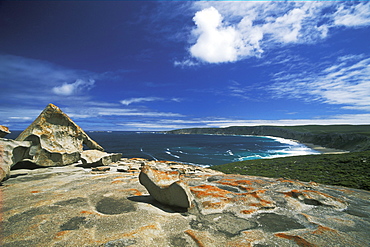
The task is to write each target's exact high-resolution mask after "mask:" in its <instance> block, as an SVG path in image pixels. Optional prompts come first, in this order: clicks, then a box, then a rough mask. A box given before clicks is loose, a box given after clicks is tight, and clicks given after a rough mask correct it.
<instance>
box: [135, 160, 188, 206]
mask: <svg viewBox="0 0 370 247" xmlns="http://www.w3.org/2000/svg"><path fill="white" fill-rule="evenodd" d="M139 181H140V183H141V184H142V185H144V186H145V188H146V189H147V190H148V192H149V193H150V195H151V196H152V197H153V198H154V199H155V200H157V201H158V202H160V203H162V204H165V205H169V206H176V207H181V208H189V207H191V204H192V200H193V196H192V194H191V192H190V190H189V188H188V186H187V184H186V183H185V182H184V181H181V180H180V177H179V173H178V172H176V171H158V170H154V169H152V168H151V167H150V166H148V165H145V166H143V167H142V169H141V172H140V175H139Z"/></svg>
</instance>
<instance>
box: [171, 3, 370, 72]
mask: <svg viewBox="0 0 370 247" xmlns="http://www.w3.org/2000/svg"><path fill="white" fill-rule="evenodd" d="M194 6H195V8H198V9H200V10H199V11H197V12H196V13H195V16H194V18H193V20H194V23H195V26H196V27H195V28H194V29H193V31H192V39H193V40H194V41H195V42H194V44H193V45H192V46H191V47H190V49H189V52H190V55H191V56H192V57H193V58H196V59H198V60H199V61H202V62H207V63H224V62H235V61H239V60H241V59H244V58H247V57H251V56H255V57H259V56H261V54H262V53H263V52H264V50H268V49H270V48H271V47H276V46H281V45H286V44H291V43H300V44H303V43H304V44H306V43H308V44H309V43H315V42H317V41H319V40H321V39H324V38H326V37H328V34H329V33H330V30H332V29H334V28H336V27H339V26H347V27H363V26H368V25H370V3H346V2H335V1H334V2H330V1H327V2H323V1H314V2H311V1H294V2H293V1H288V2H279V1H276V2H249V1H247V2H232V3H230V2H204V1H201V2H196V3H194ZM330 8H331V9H334V10H330V11H329V10H328V9H330ZM194 64H196V62H192V61H191V60H190V59H186V60H185V62H177V63H176V62H175V65H181V66H187V65H189V66H193V65H194Z"/></svg>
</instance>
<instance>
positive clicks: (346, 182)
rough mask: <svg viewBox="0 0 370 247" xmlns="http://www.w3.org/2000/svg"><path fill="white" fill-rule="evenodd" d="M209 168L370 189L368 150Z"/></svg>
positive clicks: (236, 163)
mask: <svg viewBox="0 0 370 247" xmlns="http://www.w3.org/2000/svg"><path fill="white" fill-rule="evenodd" d="M211 168H212V169H214V170H218V171H222V172H224V173H234V174H245V175H254V176H264V177H275V178H279V177H284V178H290V179H298V180H301V181H307V182H309V181H314V182H317V183H323V184H331V185H341V186H346V187H352V188H357V189H365V190H370V151H364V152H354V153H345V154H322V155H305V156H294V157H284V158H276V159H259V160H247V161H241V162H235V163H229V164H224V165H219V166H213V167H211Z"/></svg>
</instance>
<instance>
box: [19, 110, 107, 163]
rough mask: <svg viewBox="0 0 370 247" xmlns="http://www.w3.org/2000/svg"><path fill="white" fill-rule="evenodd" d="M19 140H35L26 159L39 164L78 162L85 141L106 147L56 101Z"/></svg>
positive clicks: (90, 146)
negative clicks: (73, 119) (69, 115)
mask: <svg viewBox="0 0 370 247" xmlns="http://www.w3.org/2000/svg"><path fill="white" fill-rule="evenodd" d="M16 140H17V141H31V142H32V147H31V149H30V151H29V154H28V156H29V157H30V158H29V159H27V161H30V162H33V163H35V164H37V165H39V166H64V165H68V164H72V163H74V162H77V161H78V160H79V159H80V154H81V152H82V151H83V145H86V146H87V147H89V148H90V149H97V150H101V151H103V150H104V149H103V148H102V147H101V146H100V145H99V144H97V143H96V142H95V141H93V140H92V139H91V138H90V137H89V136H88V135H87V134H86V133H85V132H84V131H83V130H82V129H81V128H80V127H79V126H78V125H77V124H75V123H74V122H73V121H72V119H70V118H69V117H68V116H67V115H66V114H64V113H63V112H62V111H61V110H60V109H59V108H58V107H57V106H55V105H53V104H49V105H48V106H47V107H46V108H45V109H44V110H43V112H42V113H41V114H40V115H39V116H38V117H37V118H36V120H35V121H34V122H33V123H32V124H31V125H30V126H28V128H27V129H25V130H24V131H23V132H22V133H21V134H20V135H19V136H18V137H17V139H16Z"/></svg>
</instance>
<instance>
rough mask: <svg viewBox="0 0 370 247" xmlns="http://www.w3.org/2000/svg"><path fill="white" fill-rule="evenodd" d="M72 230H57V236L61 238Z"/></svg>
mask: <svg viewBox="0 0 370 247" xmlns="http://www.w3.org/2000/svg"><path fill="white" fill-rule="evenodd" d="M70 232H71V231H70V230H66V231H61V232H57V234H55V238H60V237H62V236H64V235H66V234H68V233H70Z"/></svg>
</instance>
